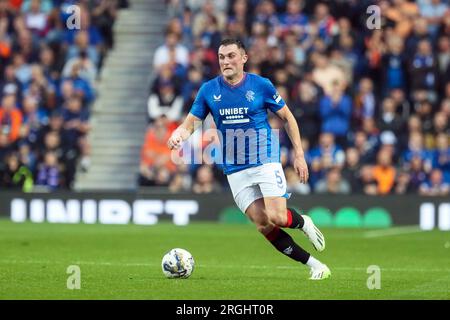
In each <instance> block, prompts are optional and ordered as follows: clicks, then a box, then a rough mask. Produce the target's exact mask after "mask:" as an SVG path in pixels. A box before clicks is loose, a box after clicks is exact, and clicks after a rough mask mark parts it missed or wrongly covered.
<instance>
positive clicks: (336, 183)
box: [315, 167, 352, 194]
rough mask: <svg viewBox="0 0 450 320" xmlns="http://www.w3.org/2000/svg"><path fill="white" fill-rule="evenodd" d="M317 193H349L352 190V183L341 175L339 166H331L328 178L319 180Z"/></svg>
mask: <svg viewBox="0 0 450 320" xmlns="http://www.w3.org/2000/svg"><path fill="white" fill-rule="evenodd" d="M315 191H316V193H328V194H349V193H350V192H351V191H352V190H351V187H350V184H349V183H348V181H347V180H345V179H344V178H343V177H342V175H341V170H340V169H339V168H337V167H335V168H331V169H330V170H328V172H327V174H326V179H322V180H319V181H318V182H317V185H316V188H315Z"/></svg>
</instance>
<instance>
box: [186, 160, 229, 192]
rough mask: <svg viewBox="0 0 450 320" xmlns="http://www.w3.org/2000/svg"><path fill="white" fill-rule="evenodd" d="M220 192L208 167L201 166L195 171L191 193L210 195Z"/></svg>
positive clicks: (219, 187)
mask: <svg viewBox="0 0 450 320" xmlns="http://www.w3.org/2000/svg"><path fill="white" fill-rule="evenodd" d="M221 190H222V188H221V186H220V185H219V183H217V182H216V181H215V178H214V173H213V170H212V169H211V167H210V166H208V165H202V166H201V167H200V168H198V170H197V174H196V178H195V181H194V185H193V186H192V191H194V193H212V192H220V191H221Z"/></svg>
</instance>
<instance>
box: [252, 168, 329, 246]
mask: <svg viewBox="0 0 450 320" xmlns="http://www.w3.org/2000/svg"><path fill="white" fill-rule="evenodd" d="M256 176H257V177H258V181H257V182H258V185H259V187H260V190H261V193H262V194H263V196H264V199H265V205H266V208H267V214H268V215H269V218H270V219H271V221H272V222H273V223H274V224H276V225H277V226H279V227H282V228H292V229H300V230H302V231H303V232H304V233H305V235H306V236H307V237H308V239H309V241H310V242H311V243H312V245H313V246H314V248H315V249H316V250H317V251H323V250H324V249H325V237H324V236H323V234H322V233H321V232H320V230H319V229H318V228H317V227H316V226H315V225H314V223H313V221H312V220H311V218H309V217H308V216H306V215H300V214H299V213H298V212H297V211H296V210H295V209H293V208H287V206H286V199H287V198H289V194H288V193H287V192H286V189H287V184H286V178H285V176H284V172H283V168H282V167H281V164H280V163H267V164H264V165H262V166H260V167H258V174H257V175H256Z"/></svg>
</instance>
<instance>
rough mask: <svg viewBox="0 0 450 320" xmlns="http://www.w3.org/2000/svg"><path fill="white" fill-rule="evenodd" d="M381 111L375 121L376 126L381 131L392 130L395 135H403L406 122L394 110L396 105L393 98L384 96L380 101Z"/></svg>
mask: <svg viewBox="0 0 450 320" xmlns="http://www.w3.org/2000/svg"><path fill="white" fill-rule="evenodd" d="M381 108H382V111H381V114H380V117H379V118H378V121H377V127H378V129H379V130H380V132H381V133H383V132H392V133H393V134H394V135H395V136H396V137H399V138H400V139H401V137H402V136H403V134H404V132H405V126H406V123H405V122H404V120H403V118H402V117H401V116H399V115H398V114H397V112H396V110H395V108H396V105H395V102H394V100H393V99H391V98H385V99H384V100H383V102H382V106H381Z"/></svg>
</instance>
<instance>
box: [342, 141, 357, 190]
mask: <svg viewBox="0 0 450 320" xmlns="http://www.w3.org/2000/svg"><path fill="white" fill-rule="evenodd" d="M360 170H361V164H360V159H359V152H358V150H357V149H356V148H353V147H350V148H347V150H345V165H344V167H343V169H342V177H343V178H344V179H345V180H346V181H348V182H349V184H350V187H351V190H353V191H355V190H357V189H358V188H359V185H358V177H359V171H360Z"/></svg>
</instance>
